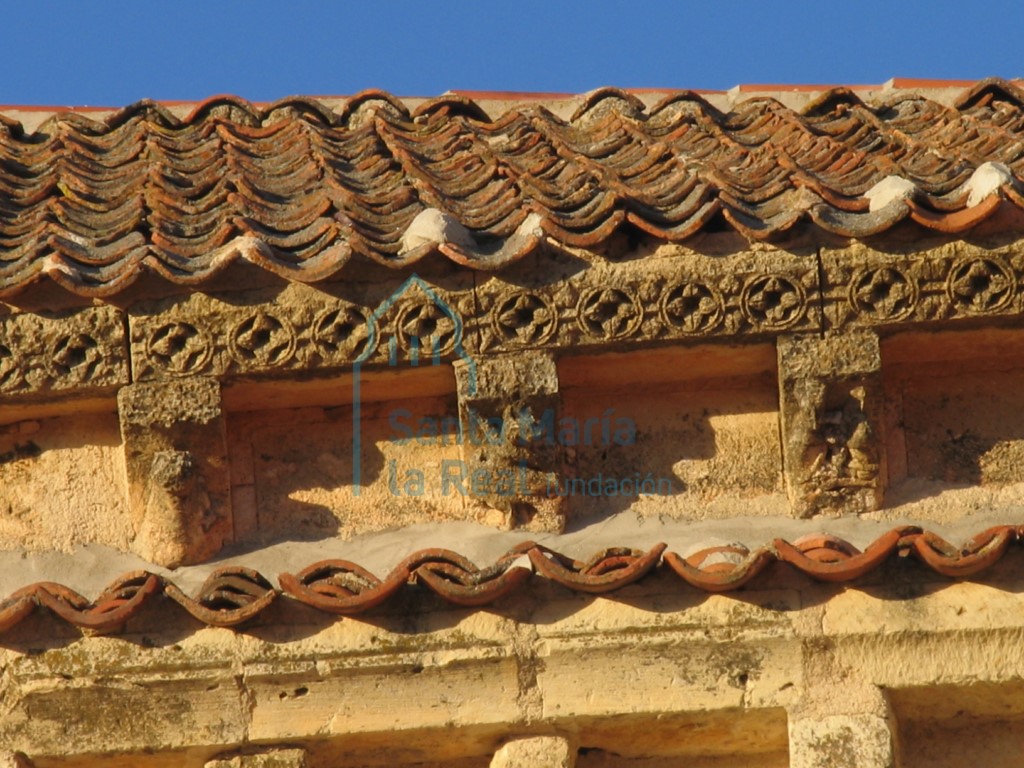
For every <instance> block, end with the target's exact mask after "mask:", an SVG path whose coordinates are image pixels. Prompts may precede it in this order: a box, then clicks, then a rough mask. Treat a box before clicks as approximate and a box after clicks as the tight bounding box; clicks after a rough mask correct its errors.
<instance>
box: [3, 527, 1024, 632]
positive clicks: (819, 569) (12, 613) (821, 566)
mask: <svg viewBox="0 0 1024 768" xmlns="http://www.w3.org/2000/svg"><path fill="white" fill-rule="evenodd" d="M1021 540H1024V528H1022V527H1016V526H1009V525H1004V526H997V527H994V528H990V529H988V530H986V531H983V532H981V533H980V534H978V535H977V536H975V537H974V538H972V539H971V540H969V541H967V542H966V543H964V544H963V545H962V546H960V547H957V546H954V545H952V544H950V543H949V542H947V541H946V540H944V539H943V538H941V537H940V536H938V535H936V534H934V533H931V532H928V531H922V530H921V529H920V528H915V527H911V526H904V527H901V528H895V529H893V530H891V531H889V532H887V533H885V534H883V535H882V536H880V537H879V538H878V539H876V540H875V541H874V542H872V543H871V544H870V545H869V546H868V547H867V548H866V549H865V550H864V551H863V552H861V551H860V550H858V549H857V548H856V547H855V546H853V545H852V544H850V543H849V542H847V541H844V540H842V539H839V538H836V537H834V536H829V535H827V534H820V535H815V536H806V537H803V538H801V539H798V540H797V541H795V542H792V543H790V542H788V541H786V540H784V539H776V540H775V542H774V544H773V545H772V546H771V547H761V548H759V549H757V550H754V551H753V552H751V551H750V550H748V549H747V548H746V547H744V546H742V545H740V544H729V545H722V546H712V547H706V548H704V549H701V550H699V551H697V552H693V553H691V554H690V555H688V556H686V557H683V556H680V555H679V554H677V553H675V552H666V551H665V550H666V548H667V547H666V545H665V544H657V545H655V546H653V547H652V548H651V549H649V550H647V551H646V552H644V551H640V550H634V549H629V548H625V547H621V548H612V549H606V550H603V551H601V552H598V553H597V554H595V555H594V556H593V557H592V558H590V559H589V560H587V561H585V562H584V561H579V560H574V559H573V558H571V557H568V556H566V555H564V554H561V553H559V552H556V551H554V550H552V549H549V548H547V547H544V546H542V545H539V544H535V543H533V542H529V541H528V542H524V543H522V544H520V545H518V546H516V547H514V548H513V549H511V550H509V551H508V552H507V553H506V554H505V555H503V556H502V557H500V558H498V560H497V561H496V562H495V563H494V564H492V565H491V566H489V567H486V568H479V567H478V566H476V565H475V564H474V563H473V562H471V561H470V560H469V559H468V558H466V557H465V556H463V555H461V554H459V553H457V552H452V551H450V550H445V549H425V550H420V551H418V552H414V553H413V554H412V555H410V556H409V557H407V558H406V559H405V560H403V561H402V562H401V563H399V564H398V565H397V566H395V567H394V568H393V569H392V570H391V572H390V573H389V574H388V575H387V576H386V577H385V578H383V579H380V578H378V577H377V576H375V575H374V574H372V573H370V572H369V571H368V570H366V569H365V568H363V567H361V566H359V565H358V564H356V563H352V562H349V561H347V560H323V561H320V562H317V563H313V564H312V565H310V566H308V567H306V568H304V569H303V570H301V571H299V572H298V573H296V574H290V573H282V574H281V575H280V576H279V577H278V581H279V583H280V590H278V589H275V588H274V587H273V586H272V585H271V583H270V582H269V581H268V580H267V579H266V578H265V577H264V576H262V575H261V574H260V573H258V572H256V571H254V570H252V569H249V568H242V567H239V566H230V567H226V568H221V569H219V570H217V571H214V572H213V573H212V574H211V575H210V577H209V578H208V579H207V580H206V582H205V583H204V584H203V586H202V587H200V589H199V590H198V592H197V593H196V594H195V595H194V596H192V597H189V596H188V595H185V594H184V592H182V591H181V590H180V589H179V588H178V587H177V586H176V585H175V584H174V583H173V582H171V581H169V580H167V579H165V578H163V577H161V576H157V575H155V574H151V573H147V572H145V571H134V572H131V573H126V574H124V575H122V576H120V577H118V578H117V579H116V580H115V581H114V582H113V583H112V584H111V585H110V586H109V587H107V589H106V590H104V591H103V593H102V594H101V595H100V596H99V597H97V598H96V600H95V601H90V600H88V599H87V598H85V597H83V596H82V595H80V594H78V593H77V592H75V591H74V590H72V589H70V588H69V587H66V586H63V585H61V584H55V583H51V582H39V583H36V584H31V585H29V586H27V587H24V588H22V589H19V590H18V591H16V592H14V593H13V594H11V595H10V596H9V597H8V598H6V599H4V600H0V633H3V632H5V631H7V630H9V629H11V628H13V627H14V626H16V625H17V624H19V623H20V622H22V621H24V620H25V619H26V618H27V617H28V616H29V614H31V613H32V612H33V611H34V610H35V609H36V608H37V607H43V608H47V609H49V610H50V611H52V612H53V613H55V614H56V615H57V616H60V617H61V618H62V619H64V620H65V621H67V622H68V623H70V624H73V625H74V626H76V627H79V628H81V629H86V630H89V631H93V632H113V631H117V630H119V629H120V628H121V627H123V625H124V624H125V622H126V621H128V620H129V619H131V618H132V617H133V616H135V615H136V614H137V613H138V612H139V611H140V610H142V608H143V606H144V605H146V604H147V603H149V602H151V601H152V599H153V598H154V596H156V595H158V594H159V593H161V592H163V593H164V594H166V595H167V596H168V597H170V598H171V600H172V601H174V602H175V603H177V604H179V605H180V606H181V607H183V608H184V609H185V610H186V611H188V613H190V614H191V615H192V616H194V617H195V618H196V619H198V620H199V621H201V622H203V623H204V624H207V625H210V626H216V627H234V626H237V625H239V624H241V623H243V622H245V621H248V620H250V619H253V618H255V617H256V616H258V615H259V614H261V613H263V612H264V611H265V610H266V609H267V608H268V607H269V606H270V604H271V603H272V602H273V601H274V600H275V599H276V598H277V597H278V596H279V595H281V594H283V595H284V596H286V597H288V598H291V599H293V600H297V601H299V602H302V603H305V604H306V605H309V606H312V607H313V608H316V609H317V610H320V611H324V612H326V613H333V614H342V615H352V614H357V613H362V612H364V611H368V610H370V609H372V608H375V607H377V606H379V605H381V604H382V603H384V602H386V601H388V600H389V599H392V598H394V597H395V596H396V595H397V594H398V593H399V592H400V591H401V590H403V589H405V588H407V587H408V586H409V585H416V584H421V585H423V586H425V587H426V588H427V589H429V590H430V591H432V592H434V593H436V594H437V595H439V596H440V597H441V598H443V599H444V600H446V601H448V602H450V603H453V604H455V605H462V606H468V607H478V606H482V605H488V604H490V603H493V602H494V601H496V600H498V599H500V598H501V597H503V596H505V595H508V594H510V593H514V592H516V591H518V590H521V589H524V588H525V586H526V582H527V580H528V579H529V578H530V576H531V575H532V573H533V570H536V572H537V573H539V574H540V575H541V576H542V577H544V578H547V579H549V580H551V581H554V582H556V583H558V584H561V585H562V586H563V587H566V588H567V589H570V590H573V591H577V592H584V593H591V594H602V593H608V592H613V591H615V590H618V589H621V588H623V587H625V586H627V585H629V584H632V583H634V582H636V581H639V580H640V579H642V578H643V577H644V576H646V575H647V574H649V573H650V572H651V571H652V570H653V569H654V568H656V567H658V566H659V564H660V563H662V562H663V563H664V564H665V566H666V568H667V569H668V571H669V572H671V573H674V574H675V575H677V576H678V577H679V578H680V579H681V580H682V581H685V582H686V583H687V584H689V585H691V586H692V587H695V588H697V589H699V590H702V591H705V592H726V591H731V590H736V589H739V588H740V587H742V586H743V585H745V584H747V583H748V582H750V581H752V580H754V579H756V578H757V577H758V576H759V575H760V574H762V573H764V571H765V570H766V569H767V568H768V567H769V566H770V565H772V563H775V562H780V563H786V564H787V565H789V566H791V567H793V568H795V569H796V570H798V571H800V572H801V573H803V574H805V575H807V576H809V577H811V578H813V579H816V580H820V581H826V582H848V581H853V580H855V579H857V578H860V577H861V576H864V575H865V574H866V573H868V572H870V571H872V570H874V569H876V568H879V567H880V566H881V565H882V564H883V563H884V562H885V561H887V560H889V559H891V558H892V557H894V556H897V555H898V556H906V555H909V554H914V555H916V556H917V557H918V558H919V559H920V560H921V561H922V562H923V563H924V564H925V565H927V566H928V567H930V568H931V569H932V570H934V571H935V572H937V573H939V574H941V575H943V576H948V577H951V578H965V577H968V576H974V575H976V574H978V573H980V572H981V571H984V570H985V569H988V568H991V567H992V566H993V565H994V564H995V563H996V562H997V561H998V560H999V559H1000V558H1002V557H1003V556H1004V555H1005V554H1006V552H1007V550H1008V548H1009V546H1010V545H1011V544H1013V543H1015V542H1020V541H1021ZM527 561H529V562H530V563H531V564H532V566H533V570H531V568H528V567H526V565H525V563H526V562H527Z"/></svg>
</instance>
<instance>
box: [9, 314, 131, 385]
mask: <svg viewBox="0 0 1024 768" xmlns="http://www.w3.org/2000/svg"><path fill="white" fill-rule="evenodd" d="M126 352H127V344H126V343H125V338H124V323H123V321H122V315H121V312H120V311H119V310H117V309H115V308H113V307H89V308H86V309H80V310H78V311H70V312H62V313H59V314H56V315H45V316H44V315H39V314H35V313H32V312H24V313H18V314H11V315H7V316H5V317H2V318H0V393H3V394H4V395H5V396H6V395H10V396H14V395H22V394H24V395H37V394H38V393H41V392H48V391H54V390H67V389H79V390H96V389H101V390H107V389H109V388H111V387H116V386H120V385H122V384H127V383H128V364H127V359H126Z"/></svg>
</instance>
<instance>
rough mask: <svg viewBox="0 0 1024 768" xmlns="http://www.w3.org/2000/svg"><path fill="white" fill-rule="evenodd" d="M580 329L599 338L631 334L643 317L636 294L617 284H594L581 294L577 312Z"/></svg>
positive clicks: (613, 337)
mask: <svg viewBox="0 0 1024 768" xmlns="http://www.w3.org/2000/svg"><path fill="white" fill-rule="evenodd" d="M577 319H578V320H579V323H580V327H582V328H583V331H584V332H585V333H587V334H589V335H591V336H594V337H596V338H599V339H620V338H623V337H624V336H631V335H633V334H634V333H635V332H636V330H637V329H638V328H639V327H640V322H641V321H642V320H643V310H642V309H641V308H640V305H639V303H638V302H637V300H636V298H635V297H634V296H632V295H631V294H629V293H627V292H626V291H624V290H620V289H618V288H597V289H595V290H592V291H589V292H588V293H586V294H584V296H583V298H582V299H581V300H580V305H579V311H578V314H577Z"/></svg>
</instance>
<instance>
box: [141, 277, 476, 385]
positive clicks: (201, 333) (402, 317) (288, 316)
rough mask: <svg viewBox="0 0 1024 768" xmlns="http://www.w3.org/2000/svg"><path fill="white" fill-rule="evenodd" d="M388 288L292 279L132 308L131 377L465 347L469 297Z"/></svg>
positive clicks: (380, 358) (343, 363)
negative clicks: (276, 287) (268, 288)
mask: <svg viewBox="0 0 1024 768" xmlns="http://www.w3.org/2000/svg"><path fill="white" fill-rule="evenodd" d="M388 288H389V286H374V287H373V289H372V290H358V289H357V287H353V289H352V290H351V291H349V295H346V296H336V295H333V294H331V293H327V292H325V291H322V290H318V289H316V288H313V287H310V286H305V285H297V284H296V285H290V286H288V288H287V289H285V290H284V291H281V292H279V293H277V294H275V295H268V294H259V293H255V294H247V295H244V296H241V297H240V296H238V295H230V294H229V295H205V294H191V295H189V296H187V297H183V298H180V299H171V300H165V301H163V302H159V303H155V304H149V305H144V306H141V307H137V308H133V310H132V316H131V347H132V364H133V370H134V373H135V378H136V379H137V380H147V379H155V378H174V377H180V376H195V375H207V376H215V377H218V378H225V377H232V376H247V375H262V374H270V375H273V374H274V373H287V372H289V371H296V370H321V369H323V370H330V369H335V368H348V367H351V366H353V365H354V364H356V363H357V362H363V361H366V362H370V363H385V364H386V363H388V362H396V361H397V360H398V359H402V360H407V359H412V358H415V359H416V360H417V361H418V360H419V359H420V358H424V359H425V358H428V357H438V358H450V357H452V356H453V355H454V354H455V352H456V347H459V346H461V345H462V344H463V339H464V336H465V332H464V321H463V319H462V318H463V316H464V314H465V315H466V316H471V313H472V308H473V302H472V296H471V294H469V293H468V292H467V291H447V290H444V289H442V288H439V287H437V286H434V285H428V284H426V283H424V282H422V281H419V280H416V281H415V282H411V283H409V282H407V284H398V285H397V286H390V289H391V290H390V292H389V291H388Z"/></svg>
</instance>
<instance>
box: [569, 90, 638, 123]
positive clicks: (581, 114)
mask: <svg viewBox="0 0 1024 768" xmlns="http://www.w3.org/2000/svg"><path fill="white" fill-rule="evenodd" d="M606 100H616V101H623V102H625V103H626V104H627V106H628V107H630V108H631V111H632V112H633V113H634V114H633V116H634V117H636V118H638V119H642V118H643V117H644V116H646V113H647V107H646V106H645V105H644V103H643V102H642V101H641V100H640V98H639V97H638V96H636V95H634V94H632V93H629V92H627V91H624V90H623V89H622V88H612V87H605V88H597V89H595V90H593V91H588V92H587V93H585V94H583V103H582V104H580V106H579V107H577V108H576V111H575V112H573V113H572V117H570V118H569V122H570V123H576V122H577V121H579V120H582V119H584V118H585V117H587V115H588V113H590V112H592V111H593V110H594V109H596V108H597V107H598V106H599V105H600V104H601V102H603V101H606Z"/></svg>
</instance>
